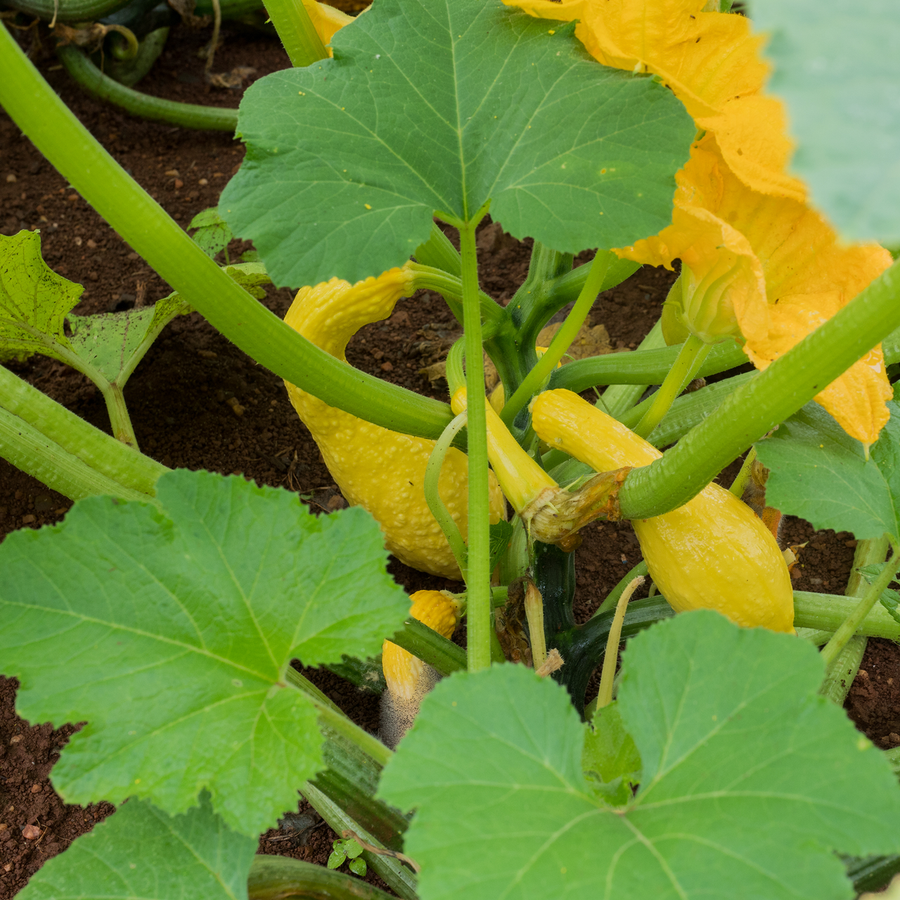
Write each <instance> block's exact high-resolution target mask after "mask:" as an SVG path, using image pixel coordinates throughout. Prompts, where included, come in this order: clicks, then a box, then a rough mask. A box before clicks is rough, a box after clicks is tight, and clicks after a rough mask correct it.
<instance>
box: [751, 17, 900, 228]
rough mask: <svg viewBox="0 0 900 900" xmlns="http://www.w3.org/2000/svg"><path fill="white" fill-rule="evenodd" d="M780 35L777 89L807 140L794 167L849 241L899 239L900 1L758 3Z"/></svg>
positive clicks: (773, 44)
mask: <svg viewBox="0 0 900 900" xmlns="http://www.w3.org/2000/svg"><path fill="white" fill-rule="evenodd" d="M750 13H751V15H752V17H753V19H754V22H755V24H756V26H757V27H758V28H759V29H760V30H761V31H766V32H769V33H770V34H771V38H770V40H769V43H768V45H767V48H766V54H767V55H768V56H769V57H770V58H771V59H772V60H773V61H774V63H775V66H776V71H775V74H774V75H773V77H772V80H771V84H770V88H771V91H772V92H773V93H775V94H778V95H779V96H781V97H783V98H784V99H785V100H786V101H787V106H788V117H789V121H790V126H789V127H790V132H791V134H792V135H793V136H794V137H795V138H796V139H797V141H798V144H799V146H798V148H797V151H796V153H795V155H794V159H793V161H792V166H791V167H792V169H793V171H794V172H795V173H796V174H797V175H798V176H800V177H801V178H802V179H803V180H804V181H805V182H806V183H807V184H808V185H809V187H810V191H811V194H812V202H813V203H814V205H815V206H816V207H818V208H819V209H821V210H822V211H823V212H824V213H825V215H826V216H828V218H829V219H831V221H832V222H833V223H834V224H835V226H836V227H837V229H838V231H840V233H841V234H842V235H843V236H844V237H845V238H848V239H855V240H878V241H882V242H884V243H887V244H890V245H898V244H900V213H898V210H900V92H898V90H897V86H898V84H900V51H898V48H900V18H898V16H897V4H896V0H869V2H867V3H863V4H849V5H848V4H847V3H845V2H843V0H824V2H820V0H792V2H790V3H785V2H784V0H753V3H752V5H751V8H750Z"/></svg>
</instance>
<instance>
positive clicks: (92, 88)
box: [0, 44, 238, 162]
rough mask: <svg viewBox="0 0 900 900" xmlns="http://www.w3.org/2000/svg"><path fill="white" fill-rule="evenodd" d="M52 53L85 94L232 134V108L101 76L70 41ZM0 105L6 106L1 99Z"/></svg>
mask: <svg viewBox="0 0 900 900" xmlns="http://www.w3.org/2000/svg"><path fill="white" fill-rule="evenodd" d="M56 54H57V56H59V60H60V62H61V63H62V64H63V66H64V67H65V69H66V71H67V72H68V73H69V75H70V76H71V77H72V79H73V80H74V81H76V82H77V83H78V84H79V85H81V87H83V88H84V89H85V90H86V91H87V92H88V93H89V94H93V95H94V96H95V97H98V98H99V99H100V100H105V101H106V102H107V103H112V104H113V105H115V106H121V107H122V108H123V109H127V110H128V112H130V113H132V114H133V115H136V116H140V117H141V118H143V119H151V120H153V121H154V122H169V123H170V124H172V125H178V126H180V127H181V128H196V129H200V130H204V131H228V132H230V133H232V134H233V133H234V130H235V128H236V127H237V115H238V111H237V110H236V109H220V108H218V107H215V106H200V105H198V104H195V103H179V102H178V101H177V100H162V99H161V98H159V97H151V96H150V95H149V94H142V93H141V92H140V91H136V90H134V89H133V88H130V87H125V85H124V84H119V82H118V81H115V80H114V79H112V78H110V77H109V76H108V75H104V74H103V72H101V71H100V70H99V69H98V68H97V67H96V66H95V65H94V64H93V63H92V62H91V61H90V60H89V59H88V58H87V56H85V54H84V53H82V52H81V50H79V49H78V48H77V47H76V46H75V45H74V44H71V45H69V46H60V47H57V48H56ZM0 96H2V94H0ZM3 105H4V106H6V100H5V99H4V100H3ZM23 130H24V129H23ZM51 162H52V160H51Z"/></svg>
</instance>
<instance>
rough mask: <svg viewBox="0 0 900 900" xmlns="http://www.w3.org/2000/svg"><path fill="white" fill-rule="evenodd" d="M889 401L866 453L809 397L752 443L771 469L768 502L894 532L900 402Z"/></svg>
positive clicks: (862, 530)
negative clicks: (881, 426)
mask: <svg viewBox="0 0 900 900" xmlns="http://www.w3.org/2000/svg"><path fill="white" fill-rule="evenodd" d="M888 409H890V411H891V418H890V419H889V420H888V423H887V425H886V426H885V427H884V429H883V430H882V432H881V436H880V437H879V439H878V441H877V442H876V443H875V444H873V445H872V447H871V451H870V454H869V456H868V458H867V456H866V452H865V448H864V447H863V445H862V444H861V443H860V442H859V441H857V440H855V439H854V438H851V437H850V436H849V435H848V434H847V433H846V432H845V431H844V430H843V428H841V426H840V425H838V423H837V422H836V421H835V420H834V419H833V418H832V417H831V416H830V415H829V414H828V413H827V412H825V410H824V409H822V407H821V406H819V405H818V404H816V403H807V405H806V406H804V407H803V409H801V410H800V411H799V412H797V413H795V414H794V415H793V416H791V418H790V419H788V420H787V421H786V422H783V423H782V424H781V425H779V426H778V429H777V430H776V431H775V432H774V433H773V434H772V435H770V436H769V437H767V438H766V439H765V440H764V441H760V442H759V443H758V444H757V445H756V452H757V454H758V455H759V460H760V462H761V463H762V464H763V465H764V466H766V467H767V468H769V469H770V470H771V472H770V474H769V480H768V482H767V483H766V502H767V503H768V504H769V505H770V506H774V507H776V508H777V509H780V510H781V511H782V512H783V513H789V514H790V515H794V516H801V517H802V518H804V519H807V520H808V521H810V522H812V524H813V525H814V526H815V527H816V528H833V529H834V530H835V531H851V532H853V534H854V535H855V536H856V537H857V538H859V539H860V540H865V539H867V538H877V537H881V535H883V534H884V533H885V532H887V533H888V534H892V535H894V536H895V537H898V536H900V463H898V457H900V404H898V403H897V402H895V401H892V402H889V403H888Z"/></svg>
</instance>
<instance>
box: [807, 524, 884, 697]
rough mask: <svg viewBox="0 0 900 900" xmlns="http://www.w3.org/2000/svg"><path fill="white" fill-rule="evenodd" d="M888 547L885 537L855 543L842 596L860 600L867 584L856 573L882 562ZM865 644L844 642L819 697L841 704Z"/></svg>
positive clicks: (858, 640)
mask: <svg viewBox="0 0 900 900" xmlns="http://www.w3.org/2000/svg"><path fill="white" fill-rule="evenodd" d="M889 546H890V541H889V540H888V537H887V535H882V536H881V537H880V538H870V539H869V540H863V541H859V542H857V544H856V551H855V552H854V554H853V568H852V569H851V570H850V578H849V579H848V580H847V591H846V593H847V596H848V597H861V596H862V595H863V594H864V593H865V591H866V588H867V586H868V583H867V582H866V580H865V578H864V577H863V576H862V575H861V574H860V572H859V570H860V569H862V568H863V567H865V566H871V565H877V564H879V563H883V562H884V558H885V556H886V555H887V552H888V549H889ZM868 643H869V639H868V638H867V637H866V636H865V635H862V634H855V635H853V637H852V638H850V640H849V641H847V643H846V645H845V646H844V649H843V650H842V651H841V652H840V654H839V655H838V657H837V659H836V660H835V662H834V665H833V666H832V667H831V670H830V671H829V672H828V673H827V674H826V676H825V680H824V681H823V682H822V686H821V688H819V693H820V694H822V696H824V697H828V699H829V700H831V701H832V702H833V703H836V704H837V705H838V706H843V705H844V701H845V700H846V699H847V694H848V693H849V692H850V687H851V685H852V684H853V681H854V679H855V678H856V675H857V673H858V672H859V667H860V664H861V663H862V659H863V656H864V655H865V652H866V646H867V645H868Z"/></svg>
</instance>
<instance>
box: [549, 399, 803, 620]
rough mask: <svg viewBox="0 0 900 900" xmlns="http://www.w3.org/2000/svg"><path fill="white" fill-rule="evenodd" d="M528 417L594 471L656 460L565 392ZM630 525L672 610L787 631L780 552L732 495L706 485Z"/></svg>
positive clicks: (786, 580)
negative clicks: (681, 501) (712, 613)
mask: <svg viewBox="0 0 900 900" xmlns="http://www.w3.org/2000/svg"><path fill="white" fill-rule="evenodd" d="M531 412H532V425H533V427H534V430H535V432H536V433H537V434H538V435H539V436H540V438H541V439H542V440H544V441H546V442H547V443H548V444H549V445H550V446H552V447H557V448H559V449H560V450H563V451H564V452H566V453H568V454H569V455H570V456H573V457H575V459H579V460H581V461H582V462H585V463H587V464H588V465H590V466H592V467H593V468H594V469H596V470H597V471H598V472H605V471H609V470H612V469H619V468H622V467H624V466H646V465H649V464H650V463H652V462H653V461H654V460H655V459H658V458H659V457H660V456H661V455H662V454H661V453H660V452H659V451H658V450H657V449H656V448H655V447H653V446H652V445H651V444H648V443H647V441H645V440H644V439H643V438H640V437H638V436H637V435H636V434H634V432H632V431H630V430H629V429H628V428H626V427H625V426H624V425H622V424H621V423H620V422H617V421H616V420H615V419H613V418H612V417H611V416H608V415H607V414H606V413H604V412H602V411H601V410H599V409H597V408H596V407H595V406H592V405H591V404H590V403H588V402H587V401H586V400H582V398H581V397H579V396H578V395H577V394H574V393H572V392H571V391H565V390H555V391H545V392H544V393H542V394H540V395H538V397H537V398H536V399H535V400H534V401H533V403H532V406H531ZM631 524H632V525H633V526H634V530H635V533H636V534H637V537H638V540H639V541H640V544H641V550H642V551H643V554H644V560H645V561H646V563H647V569H648V570H649V572H650V577H651V578H652V579H653V580H654V582H656V584H657V586H658V587H659V590H660V593H661V594H662V595H663V596H664V597H665V598H666V600H668V602H669V603H670V604H671V606H672V607H673V608H674V609H675V610H676V611H678V612H682V611H685V610H691V609H715V610H718V611H719V612H720V613H722V614H723V615H725V616H727V617H728V618H729V619H731V620H732V621H733V622H736V623H737V624H738V625H744V626H747V627H753V626H762V627H764V628H769V629H771V630H772V631H784V632H789V633H792V632H793V630H794V627H793V621H794V601H793V590H792V588H791V578H790V574H789V572H788V569H787V565H786V564H785V561H784V557H783V556H782V553H781V550H780V549H779V547H778V544H777V542H776V541H775V538H774V536H773V535H772V533H771V531H769V529H768V528H767V527H766V525H765V524H764V523H763V522H762V521H761V520H760V519H759V518H758V517H757V516H756V515H754V513H753V511H752V510H751V509H750V508H749V507H748V506H747V505H746V504H745V503H742V502H741V501H740V500H739V499H738V498H737V497H735V496H734V494H732V493H731V492H730V491H727V490H725V488H723V487H720V486H719V485H716V484H710V485H707V487H705V488H704V489H703V490H702V491H701V492H700V493H699V494H697V496H696V497H694V498H693V499H692V500H690V501H688V502H687V503H686V504H685V505H684V506H681V507H679V508H678V509H675V510H672V512H668V513H665V514H664V515H661V516H654V517H653V518H650V519H634V520H632V523H631Z"/></svg>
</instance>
